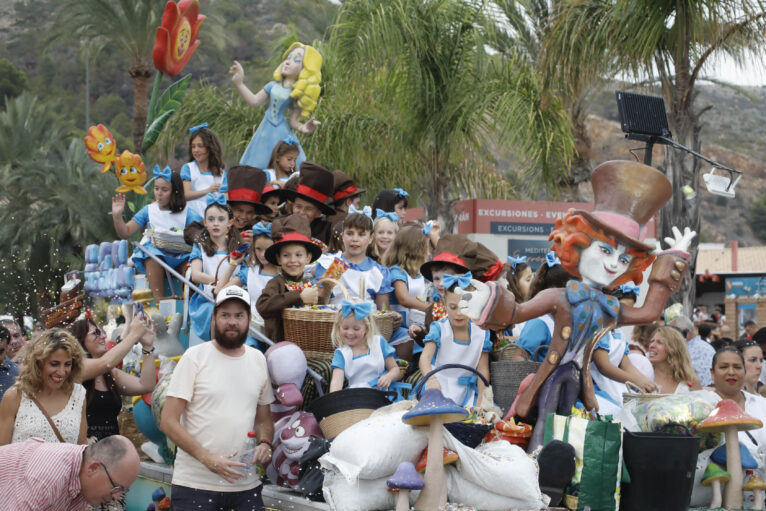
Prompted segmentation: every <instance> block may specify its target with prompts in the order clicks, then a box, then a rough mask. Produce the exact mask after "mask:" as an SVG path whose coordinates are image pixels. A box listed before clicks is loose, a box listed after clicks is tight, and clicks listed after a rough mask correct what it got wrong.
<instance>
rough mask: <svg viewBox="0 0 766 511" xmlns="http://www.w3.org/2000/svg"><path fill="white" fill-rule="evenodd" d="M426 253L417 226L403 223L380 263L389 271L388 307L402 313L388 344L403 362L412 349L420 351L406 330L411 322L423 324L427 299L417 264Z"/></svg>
mask: <svg viewBox="0 0 766 511" xmlns="http://www.w3.org/2000/svg"><path fill="white" fill-rule="evenodd" d="M428 256H429V246H428V237H427V236H426V235H425V234H424V233H423V230H422V229H421V228H420V227H418V226H414V225H411V226H407V227H404V228H402V230H401V231H399V234H397V236H396V239H395V240H394V243H393V245H391V248H390V249H389V250H388V251H387V252H386V256H385V258H384V261H383V264H384V265H385V266H387V267H388V268H389V269H390V271H391V284H392V286H393V288H394V292H393V293H392V295H391V299H390V300H391V310H393V311H396V312H398V313H399V314H400V315H401V316H402V326H401V327H400V328H399V329H397V331H396V332H394V335H393V337H392V339H391V345H392V346H394V347H395V348H396V353H397V356H398V357H399V358H401V359H404V360H406V361H408V362H409V361H410V360H411V359H412V354H413V350H414V351H415V352H419V351H421V349H422V348H421V347H420V345H418V346H417V347H413V343H412V339H411V338H410V335H409V333H408V329H409V327H410V326H413V325H420V326H424V325H425V322H426V309H427V308H428V305H427V303H426V302H427V298H428V295H427V294H426V279H425V277H423V275H422V274H421V273H420V267H421V265H423V263H425V262H426V260H427V259H428Z"/></svg>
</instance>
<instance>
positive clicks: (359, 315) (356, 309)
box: [340, 300, 375, 321]
mask: <svg viewBox="0 0 766 511" xmlns="http://www.w3.org/2000/svg"><path fill="white" fill-rule="evenodd" d="M340 312H341V314H343V317H344V318H347V317H348V316H349V314H351V313H352V312H353V313H354V319H356V320H357V321H362V320H363V319H364V318H366V317H367V316H369V315H370V314H372V313H373V312H375V304H374V303H372V302H361V303H351V302H349V301H348V300H343V301H342V302H340Z"/></svg>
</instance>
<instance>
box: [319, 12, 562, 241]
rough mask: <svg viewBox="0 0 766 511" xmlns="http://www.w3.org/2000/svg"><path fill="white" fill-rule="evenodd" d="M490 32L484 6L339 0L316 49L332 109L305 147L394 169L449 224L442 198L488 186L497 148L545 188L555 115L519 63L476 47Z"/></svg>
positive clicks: (553, 105)
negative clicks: (321, 50) (327, 52)
mask: <svg viewBox="0 0 766 511" xmlns="http://www.w3.org/2000/svg"><path fill="white" fill-rule="evenodd" d="M492 26H493V20H492V18H491V9H490V6H489V3H488V2H462V1H456V0H428V1H421V0H391V1H389V2H377V1H374V0H356V1H350V2H345V3H344V4H343V5H342V7H341V10H340V13H339V17H338V21H337V23H336V24H335V25H334V26H333V27H331V32H330V33H331V36H330V40H329V41H328V43H327V45H326V47H329V48H332V49H333V50H332V56H331V58H330V59H328V63H327V67H328V74H329V75H330V76H331V80H328V81H327V85H326V88H325V101H326V102H327V103H330V101H332V104H331V105H329V107H328V108H324V104H323V105H322V106H323V110H322V120H323V126H322V128H321V129H320V130H317V133H316V134H315V135H313V136H312V137H311V139H310V141H309V142H308V145H309V147H310V148H312V149H314V148H317V149H319V148H320V147H328V146H329V145H330V144H333V147H334V151H335V153H336V155H337V159H338V160H339V161H353V160H351V159H350V155H349V154H348V153H349V152H352V151H353V152H355V153H356V154H359V153H366V154H364V158H366V160H367V161H365V160H362V161H360V163H361V164H366V165H370V168H371V171H372V172H374V171H375V170H376V169H377V168H378V167H379V166H385V165H392V164H393V165H395V166H398V167H399V170H400V172H401V171H403V172H404V174H406V175H407V176H409V179H410V182H412V183H416V184H417V185H419V187H420V191H421V192H422V196H423V197H424V200H425V204H426V209H427V211H428V213H429V214H431V215H438V217H439V218H440V219H442V220H443V221H444V222H445V224H446V225H447V226H448V227H449V226H451V225H452V221H453V218H452V211H451V203H452V201H454V200H455V199H458V198H460V197H461V195H462V196H465V195H467V193H466V192H468V193H471V192H473V191H476V190H477V189H481V188H482V187H486V184H487V182H491V181H492V179H493V178H494V179H495V180H497V174H496V173H495V172H492V171H490V170H494V169H493V167H494V166H495V161H494V160H495V159H494V156H493V154H492V148H493V147H494V146H495V145H496V144H502V145H505V146H510V147H512V148H513V149H514V150H515V153H516V154H514V157H515V158H517V160H518V165H519V167H521V168H524V169H526V171H525V178H526V182H527V183H530V184H533V185H549V186H551V185H553V184H554V183H555V181H556V178H557V177H558V175H559V174H560V173H561V172H562V170H564V169H566V168H568V165H567V164H566V163H567V161H568V158H569V155H570V154H571V152H572V139H571V134H570V128H569V124H568V120H567V118H566V114H565V113H564V111H563V109H562V108H561V105H560V103H559V101H558V100H557V99H556V98H555V97H554V96H553V95H546V94H544V93H543V92H542V90H541V84H540V81H539V80H538V77H537V75H536V73H535V71H534V68H533V67H532V66H530V65H528V63H527V62H526V61H525V59H524V58H522V57H521V56H520V55H513V53H512V52H508V53H506V54H502V55H494V56H493V55H490V53H489V52H487V51H486V49H485V44H487V43H489V42H490V38H489V35H488V34H489V33H490V32H491V30H492ZM323 72H324V70H323ZM339 98H342V99H340V100H338V99H339ZM370 146H372V147H370ZM368 148H369V150H368V151H363V150H360V149H368ZM458 177H460V178H461V179H458ZM394 183H396V182H395V181H394ZM396 184H399V183H396ZM392 185H393V183H392V182H391V181H389V182H388V183H387V187H389V188H390V187H391V186H392ZM466 185H468V186H469V188H468V189H466V188H464V187H465V186H466ZM471 187H473V188H471ZM506 193H507V191H506Z"/></svg>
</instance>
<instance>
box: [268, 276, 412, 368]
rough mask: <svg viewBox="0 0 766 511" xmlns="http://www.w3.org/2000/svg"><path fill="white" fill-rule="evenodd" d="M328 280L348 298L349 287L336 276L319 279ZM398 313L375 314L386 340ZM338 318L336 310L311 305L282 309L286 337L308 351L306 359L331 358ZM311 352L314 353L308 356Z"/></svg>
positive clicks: (391, 331) (376, 324) (379, 328)
mask: <svg viewBox="0 0 766 511" xmlns="http://www.w3.org/2000/svg"><path fill="white" fill-rule="evenodd" d="M322 282H329V283H332V284H334V285H336V286H338V287H339V288H340V290H341V291H342V292H343V296H344V297H345V298H348V291H347V290H346V287H345V286H344V285H343V284H341V283H340V282H338V281H337V280H334V279H329V278H327V279H320V280H319V282H318V283H322ZM396 315H397V313H396V312H384V313H381V314H375V326H376V327H377V328H378V332H379V333H380V335H382V336H383V337H384V338H385V339H386V340H390V339H391V334H392V333H393V330H394V328H393V327H394V318H395V317H396ZM337 317H338V311H337V310H333V309H311V308H308V307H298V308H290V309H285V310H284V311H282V325H283V326H284V330H285V340H287V341H292V342H294V343H295V344H297V345H298V346H299V347H300V348H301V349H302V350H303V352H304V353H305V354H306V358H325V357H327V354H328V353H329V356H330V358H332V354H333V352H334V351H335V348H334V347H333V345H332V325H333V323H335V320H336V318H337ZM309 353H310V354H311V356H309Z"/></svg>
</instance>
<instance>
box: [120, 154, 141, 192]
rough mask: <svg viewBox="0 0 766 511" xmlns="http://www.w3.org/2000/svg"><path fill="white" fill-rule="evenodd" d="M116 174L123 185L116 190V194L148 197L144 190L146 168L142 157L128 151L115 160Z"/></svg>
mask: <svg viewBox="0 0 766 511" xmlns="http://www.w3.org/2000/svg"><path fill="white" fill-rule="evenodd" d="M115 172H116V173H117V180H118V181H119V182H120V185H121V186H118V187H117V188H116V189H115V190H114V191H115V192H117V193H126V192H136V193H137V194H139V195H146V190H144V189H143V186H144V183H146V167H144V161H143V160H142V159H141V156H140V155H138V154H134V153H131V152H130V151H128V150H125V151H123V152H122V154H121V155H120V156H119V158H117V159H116V160H115Z"/></svg>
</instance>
